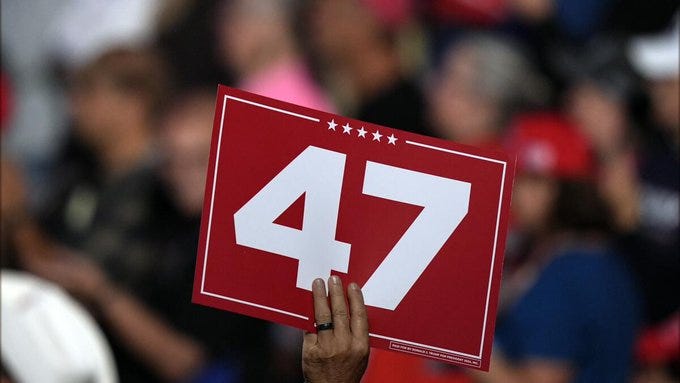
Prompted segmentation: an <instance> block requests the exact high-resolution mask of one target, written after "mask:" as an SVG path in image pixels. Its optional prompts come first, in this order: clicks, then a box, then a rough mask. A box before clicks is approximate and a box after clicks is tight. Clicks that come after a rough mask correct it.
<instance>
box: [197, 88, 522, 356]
mask: <svg viewBox="0 0 680 383" xmlns="http://www.w3.org/2000/svg"><path fill="white" fill-rule="evenodd" d="M512 175H513V165H512V163H510V162H508V161H507V159H505V155H504V154H502V153H496V152H491V151H483V150H480V149H475V148H470V147H464V146H461V145H457V144H454V143H451V142H446V141H441V140H437V139H433V138H429V137H423V136H418V135H415V134H410V133H406V132H401V131H397V130H393V129H389V128H385V127H381V126H376V125H372V124H368V123H363V122H361V121H355V120H351V119H347V118H343V117H340V116H337V115H332V114H328V113H324V112H320V111H315V110H311V109H307V108H302V107H299V106H295V105H291V104H287V103H283V102H279V101H276V100H271V99H267V98H264V97H260V96H255V95H252V94H249V93H246V92H242V91H238V90H234V89H230V88H226V87H220V88H219V92H218V104H217V112H216V115H215V128H214V133H213V142H212V148H211V162H210V167H209V169H208V182H207V185H206V197H205V206H204V214H203V222H202V230H201V241H200V244H199V254H198V258H197V267H196V278H195V286H194V302H198V303H202V304H206V305H210V306H215V307H219V308H222V309H226V310H230V311H235V312H239V313H242V314H246V315H252V316H255V317H258V318H263V319H267V320H271V321H275V322H278V323H283V324H287V325H291V326H296V327H300V328H303V329H306V330H308V331H312V330H313V323H314V318H313V316H314V313H313V310H312V308H313V305H312V304H311V302H310V301H309V297H308V294H309V289H310V286H311V285H312V281H314V280H315V279H316V278H328V277H329V276H331V275H337V276H338V277H340V279H344V278H349V279H346V281H349V280H352V281H357V282H358V284H359V285H360V286H363V288H362V290H363V292H364V296H365V301H366V305H367V310H368V315H369V316H370V318H371V333H370V334H369V337H370V342H371V346H374V347H383V348H388V349H391V350H396V351H401V352H406V353H410V354H415V355H422V356H425V357H429V358H433V359H437V360H443V361H446V362H450V363H456V364H463V365H466V366H473V367H476V368H481V369H485V368H487V366H488V356H489V353H490V345H491V341H492V334H493V324H494V319H495V308H496V301H497V296H498V288H499V283H500V271H501V265H502V253H503V248H504V241H505V227H506V225H507V208H508V206H509V195H510V188H511V187H512ZM274 286H277V288H273V287H274ZM442 318H443V322H442ZM435 319H436V320H438V321H439V323H441V324H442V325H443V327H442V326H439V327H438V328H439V329H441V328H449V329H451V330H450V331H446V332H444V333H442V332H441V331H438V330H437V329H436V328H434V327H433V326H431V323H432V321H433V320H435Z"/></svg>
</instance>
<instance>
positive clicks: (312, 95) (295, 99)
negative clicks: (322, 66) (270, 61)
mask: <svg viewBox="0 0 680 383" xmlns="http://www.w3.org/2000/svg"><path fill="white" fill-rule="evenodd" d="M240 88H241V89H243V90H246V91H248V92H252V93H256V94H259V95H262V96H266V97H271V98H275V99H278V100H281V101H286V102H290V103H293V104H297V105H302V106H305V107H308V108H313V109H318V110H322V111H324V112H331V113H333V112H335V107H334V106H333V103H332V102H331V101H330V99H329V98H328V97H327V96H326V94H325V92H324V91H323V89H322V88H321V87H320V86H319V85H318V84H317V83H316V81H314V79H313V78H312V75H311V73H310V72H309V69H308V68H307V66H306V65H305V64H304V63H303V62H302V61H301V60H286V61H282V62H281V63H277V64H275V65H273V66H271V67H269V68H266V69H264V70H262V71H259V72H257V73H256V74H254V75H253V76H251V77H249V78H246V79H244V80H243V81H242V82H241V84H240Z"/></svg>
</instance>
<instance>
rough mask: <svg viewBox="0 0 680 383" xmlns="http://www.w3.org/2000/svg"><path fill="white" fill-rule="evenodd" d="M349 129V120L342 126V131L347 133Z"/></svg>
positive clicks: (350, 128)
mask: <svg viewBox="0 0 680 383" xmlns="http://www.w3.org/2000/svg"><path fill="white" fill-rule="evenodd" d="M350 130H352V127H350V126H349V122H348V123H346V124H345V125H343V126H342V132H343V133H345V134H349V132H350Z"/></svg>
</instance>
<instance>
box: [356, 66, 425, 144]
mask: <svg viewBox="0 0 680 383" xmlns="http://www.w3.org/2000/svg"><path fill="white" fill-rule="evenodd" d="M424 115H425V102H424V99H423V95H422V93H421V91H420V89H419V88H418V86H417V85H416V84H414V83H413V82H411V81H408V80H405V79H401V80H399V81H398V82H396V83H395V84H393V85H392V86H391V87H389V88H387V89H384V90H383V91H382V92H380V93H379V94H377V95H375V96H374V97H372V98H370V99H368V100H366V101H365V102H364V103H363V104H362V105H360V106H359V108H358V110H357V118H358V119H360V120H362V121H367V122H371V123H373V124H378V125H384V126H387V127H389V128H395V129H401V130H405V131H407V132H413V133H418V134H426V135H431V133H430V132H429V130H428V129H427V128H426V124H425V117H424Z"/></svg>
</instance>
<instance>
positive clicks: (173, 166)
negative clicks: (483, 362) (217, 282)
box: [0, 0, 680, 383]
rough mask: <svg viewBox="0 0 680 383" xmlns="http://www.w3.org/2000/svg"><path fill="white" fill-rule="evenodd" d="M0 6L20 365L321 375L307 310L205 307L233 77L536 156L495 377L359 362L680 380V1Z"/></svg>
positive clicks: (149, 378) (125, 375)
mask: <svg viewBox="0 0 680 383" xmlns="http://www.w3.org/2000/svg"><path fill="white" fill-rule="evenodd" d="M0 9H1V28H2V29H1V32H2V40H1V44H2V74H1V76H2V83H1V92H2V93H1V95H2V96H1V97H2V98H1V112H0V114H1V119H2V120H1V121H2V133H1V134H2V144H1V145H2V146H1V148H2V173H1V181H2V182H1V185H2V190H1V192H2V194H1V196H2V209H1V214H2V215H1V218H2V226H1V234H2V242H1V245H2V247H1V251H2V258H1V260H2V382H3V383H4V382H10V381H27V382H31V381H41V382H48V381H55V382H81V381H82V382H92V381H97V382H100V381H101V382H108V381H116V379H118V380H119V381H122V382H154V381H168V382H301V381H302V380H303V377H302V376H301V369H300V349H301V341H302V337H301V334H300V332H299V331H298V330H294V329H290V328H285V327H282V326H277V325H273V324H269V323H265V322H262V321H259V320H255V319H250V318H246V317H242V316H239V315H235V314H230V313H226V312H219V311H217V310H213V309H208V308H205V307H199V306H195V305H192V304H191V303H190V297H191V286H192V282H193V272H194V262H195V254H196V246H197V242H198V231H199V222H200V214H201V208H202V198H203V187H204V182H205V172H206V166H207V161H208V151H209V145H210V135H211V129H212V119H213V112H214V105H215V92H216V87H217V84H225V85H229V86H233V87H238V88H241V89H245V90H248V91H251V92H255V93H258V94H262V95H265V96H269V97H273V98H278V99H281V100H284V101H289V102H293V103H296V104H300V105H304V106H308V107H312V108H317V109H321V110H325V111H330V112H335V113H338V114H342V115H346V116H351V117H355V118H358V119H362V120H365V121H369V122H372V123H377V124H382V125H386V126H390V127H394V128H398V129H403V130H408V131H412V132H416V133H421V134H427V135H432V136H436V137H440V138H444V139H449V140H453V141H457V142H461V143H465V144H469V145H474V146H478V147H486V148H497V149H503V150H507V151H510V152H511V153H514V154H515V155H517V156H518V160H519V162H518V170H517V181H516V185H515V191H514V196H513V204H512V224H511V229H510V230H511V232H510V239H509V242H508V246H507V247H508V248H507V253H506V265H505V271H504V282H503V286H502V297H501V303H500V308H499V319H498V323H497V332H496V342H495V346H494V354H493V365H492V371H491V373H490V374H482V375H478V374H473V373H471V372H470V371H468V370H466V369H460V368H455V367H451V366H448V365H444V364H440V363H436V362H433V361H426V360H422V359H417V358H412V357H409V356H405V355H402V354H395V353H390V352H381V351H378V350H373V352H372V355H371V360H370V363H369V368H368V371H367V374H366V376H365V378H364V382H478V381H489V382H512V381H521V382H531V381H535V382H553V381H555V382H570V381H573V382H608V381H611V382H637V383H657V382H658V383H661V382H678V381H680V380H679V379H680V368H679V365H678V364H679V360H680V359H679V358H680V351H679V350H680V311H679V308H678V298H679V297H680V295H678V294H677V291H680V289H679V288H678V287H680V286H679V284H680V278H679V277H680V259H679V257H678V248H679V247H678V237H679V232H678V223H679V221H680V214H679V205H678V201H679V199H678V192H679V188H680V187H679V179H680V177H679V175H680V174H679V168H678V147H679V144H680V141H679V134H678V130H679V126H680V112H679V105H680V99H679V98H680V96H679V93H680V90H679V84H680V83H679V70H678V65H679V64H678V55H679V49H680V48H679V42H678V38H679V35H680V31H679V29H678V28H679V23H680V16H679V14H678V4H677V2H676V1H672V0H668V1H666V0H657V1H649V2H639V1H635V0H599V1H593V0H479V1H467V0H392V1H390V0H309V1H302V0H163V1H161V0H29V1H26V0H3V1H2V3H1V8H0ZM73 318H75V319H73ZM81 322H82V323H81ZM451 331H454V330H451ZM55 334H61V335H59V336H55ZM511 377H514V379H518V380H511V379H512V378H511ZM603 377H605V378H606V379H605V378H603Z"/></svg>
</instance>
